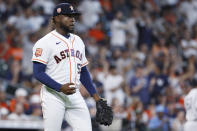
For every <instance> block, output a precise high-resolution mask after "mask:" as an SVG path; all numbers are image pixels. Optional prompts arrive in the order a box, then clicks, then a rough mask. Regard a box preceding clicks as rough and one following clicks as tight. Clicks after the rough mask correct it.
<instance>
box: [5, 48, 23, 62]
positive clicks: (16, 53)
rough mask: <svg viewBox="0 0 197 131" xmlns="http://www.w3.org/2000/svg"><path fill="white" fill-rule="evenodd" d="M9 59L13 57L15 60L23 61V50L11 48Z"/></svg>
mask: <svg viewBox="0 0 197 131" xmlns="http://www.w3.org/2000/svg"><path fill="white" fill-rule="evenodd" d="M8 56H9V58H10V57H12V58H13V59H14V60H22V58H23V49H22V48H14V47H11V48H10V49H9V51H8Z"/></svg>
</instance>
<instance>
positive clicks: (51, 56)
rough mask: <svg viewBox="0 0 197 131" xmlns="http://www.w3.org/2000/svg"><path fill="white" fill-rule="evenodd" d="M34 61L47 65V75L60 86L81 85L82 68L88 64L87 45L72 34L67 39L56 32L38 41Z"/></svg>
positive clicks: (34, 50)
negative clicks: (68, 84)
mask: <svg viewBox="0 0 197 131" xmlns="http://www.w3.org/2000/svg"><path fill="white" fill-rule="evenodd" d="M32 61H37V62H40V63H43V64H45V65H47V67H46V74H47V75H49V76H50V77H51V78H52V79H54V80H55V81H57V82H58V83H60V84H66V83H71V82H72V83H75V85H76V87H79V85H80V80H79V79H80V70H81V67H83V66H85V65H87V64H88V61H87V59H86V56H85V45H84V43H83V41H82V40H81V38H80V37H78V36H77V35H74V34H71V33H70V37H69V38H68V39H67V38H65V37H64V36H62V35H60V34H59V33H58V32H56V31H55V30H54V31H52V32H50V33H49V34H47V35H46V36H44V37H43V38H41V39H40V40H38V42H36V44H35V45H34V47H33V58H32Z"/></svg>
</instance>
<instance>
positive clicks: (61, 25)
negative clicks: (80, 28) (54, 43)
mask: <svg viewBox="0 0 197 131" xmlns="http://www.w3.org/2000/svg"><path fill="white" fill-rule="evenodd" d="M60 28H61V29H62V30H63V31H64V32H65V34H67V33H73V32H74V29H70V28H69V27H68V26H65V25H64V24H62V23H60Z"/></svg>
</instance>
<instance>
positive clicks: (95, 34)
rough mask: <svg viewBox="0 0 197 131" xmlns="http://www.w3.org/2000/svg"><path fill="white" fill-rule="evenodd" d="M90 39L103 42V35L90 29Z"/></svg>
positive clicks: (99, 31)
mask: <svg viewBox="0 0 197 131" xmlns="http://www.w3.org/2000/svg"><path fill="white" fill-rule="evenodd" d="M89 35H90V37H92V38H94V39H95V40H96V41H101V40H104V38H105V34H104V33H103V32H102V31H101V30H98V29H90V30H89Z"/></svg>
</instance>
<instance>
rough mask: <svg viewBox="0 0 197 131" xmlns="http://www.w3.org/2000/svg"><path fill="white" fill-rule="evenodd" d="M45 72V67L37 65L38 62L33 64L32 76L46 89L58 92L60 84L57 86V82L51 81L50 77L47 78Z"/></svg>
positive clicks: (40, 64)
mask: <svg viewBox="0 0 197 131" xmlns="http://www.w3.org/2000/svg"><path fill="white" fill-rule="evenodd" d="M45 70H46V65H45V64H42V63H39V62H33V74H34V77H35V78H36V79H37V80H38V81H40V82H41V83H43V84H44V85H46V86H47V87H50V88H52V89H54V90H56V91H60V88H61V84H59V83H58V82H56V81H55V80H53V79H52V78H51V77H50V76H48V75H47V74H46V73H45Z"/></svg>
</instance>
